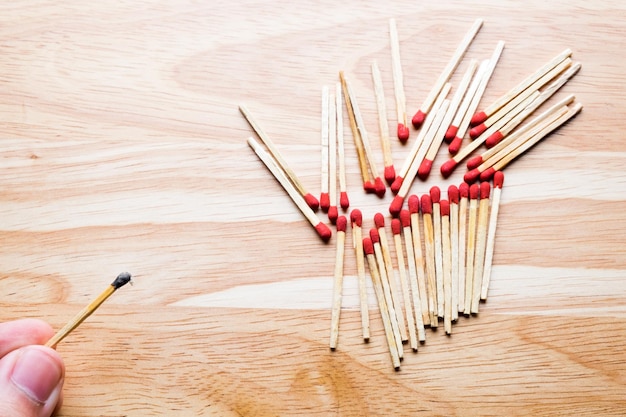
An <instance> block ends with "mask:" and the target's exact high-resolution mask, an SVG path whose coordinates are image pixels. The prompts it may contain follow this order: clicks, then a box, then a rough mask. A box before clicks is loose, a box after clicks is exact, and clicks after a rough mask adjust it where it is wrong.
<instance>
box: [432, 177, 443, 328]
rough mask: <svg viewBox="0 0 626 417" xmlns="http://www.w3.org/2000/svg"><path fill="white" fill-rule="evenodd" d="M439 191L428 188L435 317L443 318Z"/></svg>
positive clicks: (435, 188)
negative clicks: (435, 292)
mask: <svg viewBox="0 0 626 417" xmlns="http://www.w3.org/2000/svg"><path fill="white" fill-rule="evenodd" d="M440 200H441V190H440V189H439V187H437V186H436V185H434V186H432V187H431V188H430V201H431V202H432V211H433V216H432V218H433V236H434V240H433V242H434V255H435V282H436V284H437V316H439V317H441V318H443V313H444V311H443V310H444V305H443V304H444V294H443V252H442V250H443V249H442V231H441V206H440V205H439V202H440Z"/></svg>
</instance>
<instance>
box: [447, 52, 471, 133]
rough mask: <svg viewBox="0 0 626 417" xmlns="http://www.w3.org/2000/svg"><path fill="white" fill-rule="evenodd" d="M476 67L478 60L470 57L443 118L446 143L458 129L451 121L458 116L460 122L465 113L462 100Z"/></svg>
mask: <svg viewBox="0 0 626 417" xmlns="http://www.w3.org/2000/svg"><path fill="white" fill-rule="evenodd" d="M478 68H479V66H478V60H476V59H472V60H471V61H470V63H469V65H468V67H467V69H466V70H465V73H464V74H463V78H461V82H460V83H459V86H458V87H457V89H456V91H455V92H454V96H453V98H452V102H451V103H450V108H449V109H448V114H447V115H446V118H445V119H444V124H445V125H446V126H447V129H446V133H445V135H444V137H443V138H444V140H445V141H446V142H447V143H450V141H452V139H454V136H456V129H458V127H457V128H455V127H454V126H455V125H454V123H453V122H454V120H457V117H459V122H460V121H461V120H460V118H462V117H463V114H465V113H464V112H465V110H463V108H462V105H463V102H464V101H465V97H466V96H467V93H468V91H469V88H470V85H471V83H472V82H473V80H474V74H475V73H476V70H477V69H478ZM472 94H473V93H472ZM460 113H463V114H460ZM457 123H458V122H457ZM457 126H458V125H457Z"/></svg>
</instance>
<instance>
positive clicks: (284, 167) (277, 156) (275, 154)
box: [239, 105, 320, 211]
mask: <svg viewBox="0 0 626 417" xmlns="http://www.w3.org/2000/svg"><path fill="white" fill-rule="evenodd" d="M239 111H240V112H241V114H242V115H243V117H244V118H245V119H246V120H247V121H248V124H250V127H252V130H254V131H255V133H256V134H257V136H258V137H259V139H261V142H263V144H264V145H265V146H266V147H267V149H268V150H269V152H270V154H271V155H272V158H273V159H274V164H275V165H276V166H278V167H279V169H280V170H281V171H282V172H283V175H284V176H285V177H286V178H287V179H288V181H289V182H291V183H292V184H293V186H294V187H295V189H296V191H297V192H298V193H299V194H300V195H301V196H302V198H303V199H304V201H305V202H306V204H307V205H308V206H309V207H310V208H311V210H313V211H317V209H318V208H319V205H320V203H319V201H318V200H317V198H315V197H314V196H313V194H311V193H309V192H307V190H306V188H304V185H302V183H301V182H300V180H299V179H298V176H297V175H296V174H295V172H294V171H293V170H292V169H291V168H290V167H289V165H288V164H287V161H285V159H284V158H283V156H282V155H281V153H280V152H279V151H278V148H277V147H276V145H274V142H272V140H271V139H270V138H269V136H267V135H266V134H265V132H264V131H263V129H261V126H260V125H259V124H258V123H257V121H256V120H255V119H254V118H253V117H252V114H251V113H250V112H249V111H248V109H247V108H246V107H245V106H243V105H240V106H239Z"/></svg>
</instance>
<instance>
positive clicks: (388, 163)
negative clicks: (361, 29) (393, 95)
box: [372, 61, 396, 184]
mask: <svg viewBox="0 0 626 417" xmlns="http://www.w3.org/2000/svg"><path fill="white" fill-rule="evenodd" d="M372 81H373V83H374V95H375V96H376V108H377V109H378V128H379V130H380V145H381V149H382V151H383V163H384V165H385V172H384V176H385V181H387V182H388V183H389V184H391V183H392V182H393V180H395V179H396V171H395V168H394V166H393V158H392V157H391V145H390V143H389V125H388V124H387V106H386V105H385V92H384V89H383V80H382V78H381V76H380V70H379V69H378V64H377V63H376V61H374V62H372Z"/></svg>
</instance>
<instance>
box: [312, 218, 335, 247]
mask: <svg viewBox="0 0 626 417" xmlns="http://www.w3.org/2000/svg"><path fill="white" fill-rule="evenodd" d="M315 230H317V234H318V235H320V237H321V238H322V240H323V241H324V242H328V241H329V240H330V237H331V236H332V234H333V232H331V231H330V228H329V227H328V226H326V225H325V224H324V223H322V222H319V223H318V224H317V226H315Z"/></svg>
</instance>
